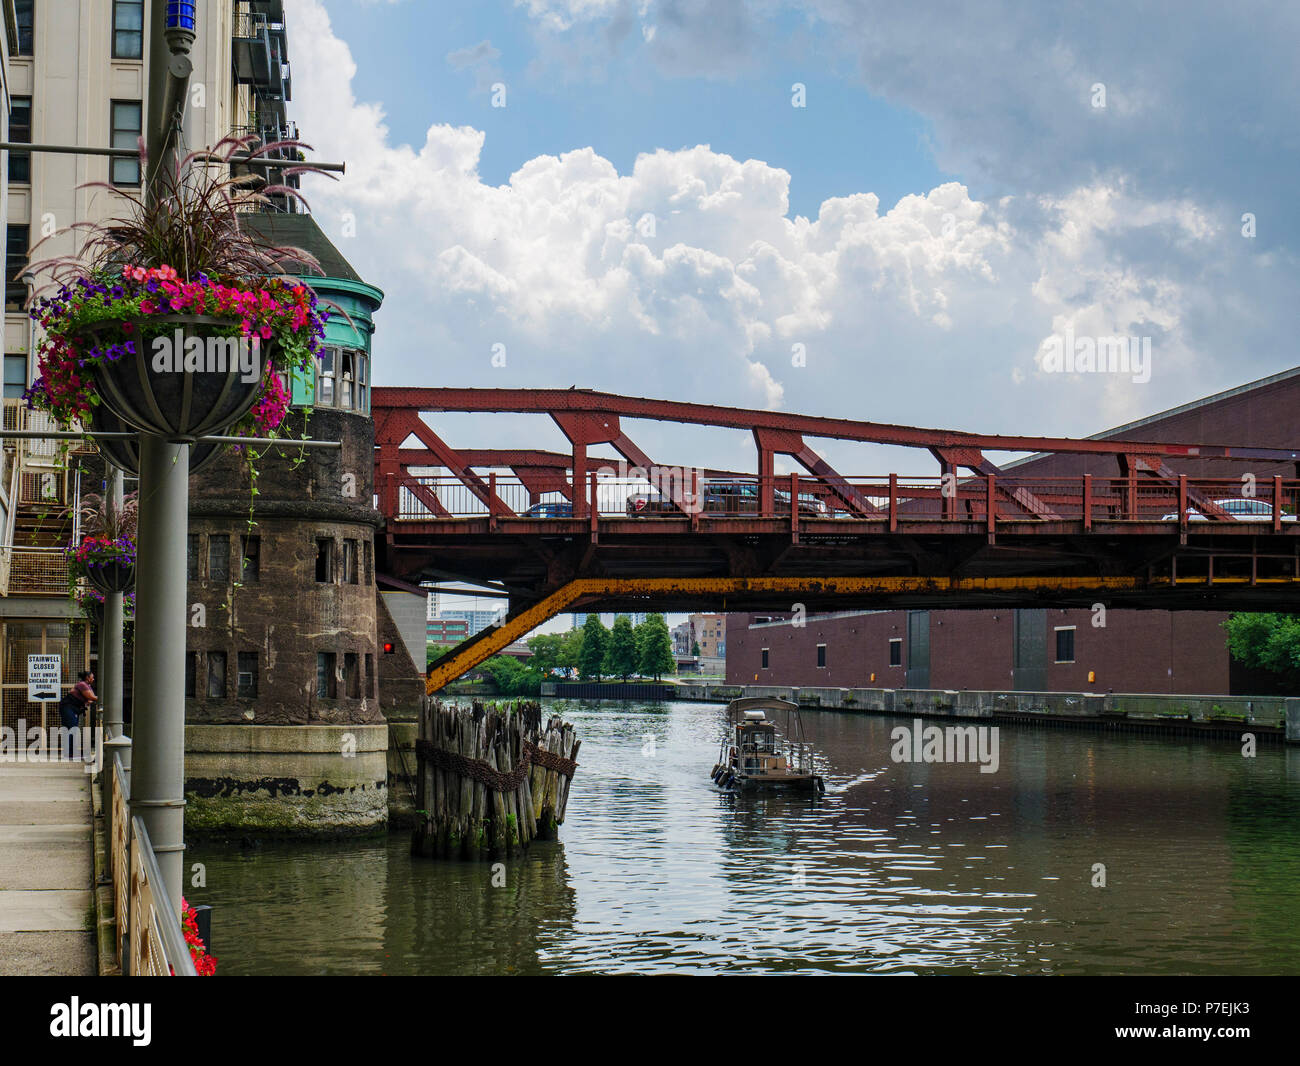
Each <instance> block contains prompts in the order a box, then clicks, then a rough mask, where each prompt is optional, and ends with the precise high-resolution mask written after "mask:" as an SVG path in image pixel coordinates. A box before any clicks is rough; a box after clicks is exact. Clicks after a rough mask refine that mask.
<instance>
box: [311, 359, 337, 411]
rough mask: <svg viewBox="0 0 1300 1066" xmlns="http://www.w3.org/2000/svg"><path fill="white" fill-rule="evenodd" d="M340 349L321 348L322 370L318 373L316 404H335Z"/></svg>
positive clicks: (324, 405)
mask: <svg viewBox="0 0 1300 1066" xmlns="http://www.w3.org/2000/svg"><path fill="white" fill-rule="evenodd" d="M337 358H338V351H337V349H335V348H322V349H321V350H320V370H319V372H318V373H317V375H316V406H317V407H333V406H334V370H335V360H336V359H337Z"/></svg>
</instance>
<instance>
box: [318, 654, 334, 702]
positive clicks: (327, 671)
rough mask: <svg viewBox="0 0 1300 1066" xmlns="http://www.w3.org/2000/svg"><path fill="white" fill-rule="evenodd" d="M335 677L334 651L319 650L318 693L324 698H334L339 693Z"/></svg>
mask: <svg viewBox="0 0 1300 1066" xmlns="http://www.w3.org/2000/svg"><path fill="white" fill-rule="evenodd" d="M335 680H336V679H335V677H334V653H333V652H332V651H318V652H317V653H316V695H317V696H319V697H321V698H322V699H333V698H334V697H335V695H337V693H338V689H337V687H336V684H335Z"/></svg>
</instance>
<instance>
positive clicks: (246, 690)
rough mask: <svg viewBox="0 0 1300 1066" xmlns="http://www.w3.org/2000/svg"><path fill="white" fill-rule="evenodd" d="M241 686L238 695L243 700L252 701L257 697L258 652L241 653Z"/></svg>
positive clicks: (239, 681) (239, 679)
mask: <svg viewBox="0 0 1300 1066" xmlns="http://www.w3.org/2000/svg"><path fill="white" fill-rule="evenodd" d="M236 684H237V685H238V686H239V687H238V690H237V695H238V696H239V698H240V699H241V700H251V699H253V698H255V697H256V696H257V652H255V651H241V652H240V653H239V677H238V680H237V681H236Z"/></svg>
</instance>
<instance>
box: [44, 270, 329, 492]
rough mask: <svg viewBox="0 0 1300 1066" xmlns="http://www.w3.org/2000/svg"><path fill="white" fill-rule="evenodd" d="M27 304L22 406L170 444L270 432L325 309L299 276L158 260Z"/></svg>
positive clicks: (315, 341)
mask: <svg viewBox="0 0 1300 1066" xmlns="http://www.w3.org/2000/svg"><path fill="white" fill-rule="evenodd" d="M33 313H34V314H35V315H36V317H37V319H38V321H39V322H40V324H41V326H42V327H44V330H45V340H44V342H43V343H42V344H41V349H40V358H39V365H40V370H41V374H40V377H39V378H37V380H36V382H35V383H34V384H33V385H32V387H31V388H30V389H29V390H28V393H27V395H28V402H29V403H30V404H32V405H33V406H36V407H40V408H42V409H44V410H46V411H49V412H50V414H51V415H53V416H54V418H55V419H56V420H57V421H58V422H59V423H60V424H62V425H69V424H71V423H72V422H74V421H76V420H86V421H89V422H90V425H91V427H92V436H93V427H94V426H96V425H98V426H100V427H101V428H105V427H106V425H107V424H109V423H112V422H113V421H115V420H116V421H118V422H121V423H124V424H125V427H126V428H127V429H128V430H130V429H134V430H138V431H140V432H142V433H150V434H154V435H157V436H160V437H164V438H166V439H168V440H174V441H192V440H194V438H195V437H200V436H203V435H205V434H221V435H225V434H227V433H233V434H234V435H243V436H252V435H259V436H260V435H267V436H270V435H274V434H275V431H276V430H277V429H278V428H279V426H280V424H281V423H282V422H283V420H284V416H285V414H286V413H287V411H288V409H289V400H290V397H289V391H288V388H287V386H286V382H287V379H288V377H289V375H290V374H291V373H292V372H293V371H295V370H303V369H305V368H306V367H308V366H309V365H310V364H311V361H312V359H313V358H315V357H316V356H317V355H318V354H319V351H320V339H321V337H323V335H324V330H325V327H324V321H325V317H326V314H325V312H322V311H318V310H317V309H316V296H315V294H314V293H313V292H312V291H311V290H310V289H308V288H307V287H306V286H303V285H297V284H292V283H289V282H286V281H285V280H283V279H281V278H255V279H251V280H244V281H241V282H239V283H237V284H236V283H232V284H223V283H221V282H219V281H215V280H213V279H211V278H208V277H206V276H204V275H200V276H199V277H198V278H197V279H196V280H194V281H184V280H182V279H180V278H179V277H178V276H177V274H176V272H175V271H174V270H172V269H171V268H170V267H166V266H164V267H154V268H147V269H146V268H144V267H132V266H128V267H126V268H125V269H124V270H123V272H122V274H121V275H120V276H118V277H112V276H104V275H98V276H96V277H90V278H81V279H79V280H78V281H76V282H75V283H74V284H73V285H72V286H69V287H64V288H63V289H61V290H60V292H59V294H58V295H57V296H55V297H49V298H45V299H42V300H40V301H39V302H38V304H37V306H36V308H35V309H34V311H33ZM101 409H102V410H103V411H107V416H105V415H104V414H102V413H101ZM104 443H105V445H107V446H108V447H107V448H106V451H107V452H108V454H110V456H111V455H112V452H111V451H110V450H109V449H112V447H113V442H112V441H105V442H104ZM118 451H119V458H122V459H123V461H128V460H127V457H126V456H124V455H121V454H120V449H118ZM124 469H126V467H124Z"/></svg>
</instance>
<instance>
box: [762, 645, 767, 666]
mask: <svg viewBox="0 0 1300 1066" xmlns="http://www.w3.org/2000/svg"><path fill="white" fill-rule="evenodd" d="M762 654H763V669H764V670H766V669H767V649H766V648H764V649H763V653H762Z"/></svg>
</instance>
